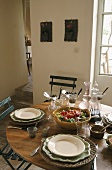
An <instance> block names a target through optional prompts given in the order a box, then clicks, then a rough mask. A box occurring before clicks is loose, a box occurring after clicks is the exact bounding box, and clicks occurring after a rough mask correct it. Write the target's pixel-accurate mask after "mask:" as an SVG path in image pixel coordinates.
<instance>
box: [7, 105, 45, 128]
mask: <svg viewBox="0 0 112 170" xmlns="http://www.w3.org/2000/svg"><path fill="white" fill-rule="evenodd" d="M44 115H45V113H44V112H43V111H42V110H40V109H35V108H23V109H18V110H15V111H14V112H12V113H11V114H10V118H11V120H12V122H13V123H16V124H20V125H21V124H24V125H29V124H33V123H35V122H37V121H39V122H40V121H41V120H42V118H43V116H44Z"/></svg>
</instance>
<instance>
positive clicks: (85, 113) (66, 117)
mask: <svg viewBox="0 0 112 170" xmlns="http://www.w3.org/2000/svg"><path fill="white" fill-rule="evenodd" d="M53 116H54V119H55V121H56V122H57V124H59V125H60V126H61V127H62V128H65V129H68V130H75V129H77V126H81V125H82V124H83V123H87V122H89V120H90V119H91V115H90V112H89V110H88V109H79V108H75V107H61V108H58V109H56V110H55V111H54V112H53Z"/></svg>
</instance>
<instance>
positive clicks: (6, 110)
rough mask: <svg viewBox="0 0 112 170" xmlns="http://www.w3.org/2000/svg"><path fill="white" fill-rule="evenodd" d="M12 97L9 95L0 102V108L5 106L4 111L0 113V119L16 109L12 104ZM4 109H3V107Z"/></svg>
mask: <svg viewBox="0 0 112 170" xmlns="http://www.w3.org/2000/svg"><path fill="white" fill-rule="evenodd" d="M10 101H11V98H10V97H7V98H6V99H4V100H2V101H1V102H0V108H2V107H3V111H2V113H0V120H2V119H3V118H4V117H5V116H7V115H8V114H9V113H10V112H12V111H13V110H14V106H13V105H11V104H10ZM1 110H2V109H1Z"/></svg>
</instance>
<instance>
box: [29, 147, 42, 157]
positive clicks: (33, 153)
mask: <svg viewBox="0 0 112 170" xmlns="http://www.w3.org/2000/svg"><path fill="white" fill-rule="evenodd" d="M39 148H40V146H38V147H37V148H36V149H34V150H33V151H32V152H31V153H30V156H31V157H32V156H34V155H35V154H36V153H37V152H38V150H39Z"/></svg>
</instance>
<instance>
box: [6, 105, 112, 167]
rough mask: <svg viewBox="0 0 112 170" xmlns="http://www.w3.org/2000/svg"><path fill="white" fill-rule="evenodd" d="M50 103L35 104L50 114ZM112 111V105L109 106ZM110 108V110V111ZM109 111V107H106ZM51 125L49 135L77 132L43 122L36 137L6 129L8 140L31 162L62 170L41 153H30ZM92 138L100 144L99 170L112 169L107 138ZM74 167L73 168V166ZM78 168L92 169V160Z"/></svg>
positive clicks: (111, 156) (17, 151)
mask: <svg viewBox="0 0 112 170" xmlns="http://www.w3.org/2000/svg"><path fill="white" fill-rule="evenodd" d="M48 104H49V103H47V102H46V103H42V104H37V105H35V106H34V108H40V109H42V110H44V111H45V112H46V114H47V115H48V114H49V113H48V109H47V106H48ZM103 107H104V109H106V106H103ZM108 109H110V110H111V111H112V107H109V108H108ZM110 110H109V111H110ZM106 111H107V109H106ZM46 126H50V129H49V131H48V136H52V135H56V134H59V133H63V134H68V133H70V134H76V132H75V131H70V130H69V131H67V130H65V129H63V128H61V127H59V126H58V125H57V123H56V122H48V121H47V122H46V123H45V122H44V121H43V122H41V123H39V124H38V126H37V127H38V131H37V134H36V137H35V138H33V139H31V138H29V135H28V132H27V131H25V130H21V129H20V130H19V129H8V128H7V129H6V135H7V140H8V142H9V144H10V146H11V147H12V148H13V150H14V151H15V152H16V153H17V154H19V155H20V156H21V157H23V158H24V159H25V160H27V161H28V162H31V163H32V164H34V165H36V166H38V167H41V168H44V169H46V170H52V169H54V170H62V168H59V167H57V166H53V165H51V164H49V163H47V162H46V161H45V160H44V159H43V158H42V157H41V156H40V154H39V153H37V154H36V155H35V156H33V157H30V156H29V154H30V153H31V151H32V150H34V149H35V148H36V147H37V146H39V145H40V144H41V139H42V130H43V128H44V127H46ZM88 138H89V139H90V140H92V141H93V142H94V143H96V144H98V157H97V169H98V170H102V169H105V170H112V151H111V150H110V149H109V148H108V147H107V146H106V142H105V139H100V140H98V139H94V138H91V137H90V136H89V137H88ZM65 169H67V170H69V168H63V170H65ZM72 169H73V168H72ZM76 169H77V170H90V169H91V162H90V163H88V164H87V165H84V166H82V167H80V168H76Z"/></svg>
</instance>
